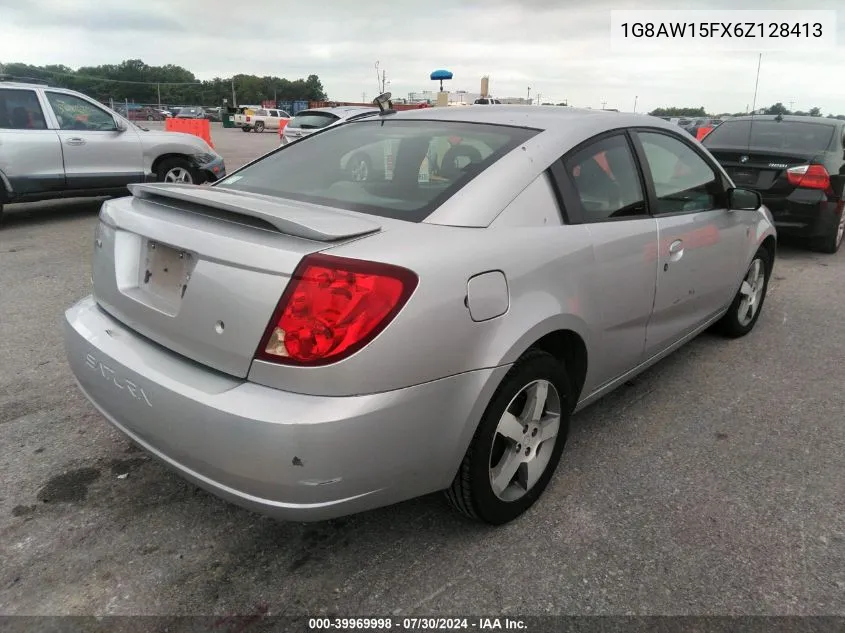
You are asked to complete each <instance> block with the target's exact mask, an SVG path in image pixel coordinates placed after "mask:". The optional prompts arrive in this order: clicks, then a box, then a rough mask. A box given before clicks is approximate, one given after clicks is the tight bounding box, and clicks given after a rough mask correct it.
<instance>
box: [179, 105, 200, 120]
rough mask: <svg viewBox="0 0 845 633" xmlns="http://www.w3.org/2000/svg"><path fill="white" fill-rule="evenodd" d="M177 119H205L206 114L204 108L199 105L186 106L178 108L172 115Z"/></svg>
mask: <svg viewBox="0 0 845 633" xmlns="http://www.w3.org/2000/svg"><path fill="white" fill-rule="evenodd" d="M174 116H175V117H176V118H177V119H205V118H207V115H206V113H205V108H202V107H200V106H186V107H184V108H179V112H177V113H176V114H175V115H174Z"/></svg>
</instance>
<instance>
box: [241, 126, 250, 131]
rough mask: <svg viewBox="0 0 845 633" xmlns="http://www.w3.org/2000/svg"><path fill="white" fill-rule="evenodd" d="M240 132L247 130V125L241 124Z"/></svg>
mask: <svg viewBox="0 0 845 633" xmlns="http://www.w3.org/2000/svg"><path fill="white" fill-rule="evenodd" d="M241 132H249V127H248V126H246V125H243V126H241Z"/></svg>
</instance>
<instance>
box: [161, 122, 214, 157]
mask: <svg viewBox="0 0 845 633" xmlns="http://www.w3.org/2000/svg"><path fill="white" fill-rule="evenodd" d="M164 129H165V130H167V131H168V132H185V133H187V134H193V135H194V136H199V137H200V138H201V139H202V140H204V141H205V142H206V143H208V144H209V146H210V147H211V148H212V149H213V148H214V143H212V142H211V124H210V123H209V122H208V119H177V118H175V117H168V118H167V119H165V122H164Z"/></svg>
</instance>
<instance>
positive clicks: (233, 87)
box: [232, 78, 238, 108]
mask: <svg viewBox="0 0 845 633" xmlns="http://www.w3.org/2000/svg"><path fill="white" fill-rule="evenodd" d="M232 107H233V108H236V107H238V101H237V99H235V79H234V78H232Z"/></svg>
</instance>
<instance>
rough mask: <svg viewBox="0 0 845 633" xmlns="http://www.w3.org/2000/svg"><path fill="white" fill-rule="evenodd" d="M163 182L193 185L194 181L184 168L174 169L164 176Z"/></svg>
mask: <svg viewBox="0 0 845 633" xmlns="http://www.w3.org/2000/svg"><path fill="white" fill-rule="evenodd" d="M164 182H181V183H187V184H189V185H190V184H193V183H194V179H193V177H192V176H191V172H190V171H188V170H187V169H185V168H184V167H174V168H173V169H171V170H170V171H168V172H167V173H166V174H165V175H164Z"/></svg>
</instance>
